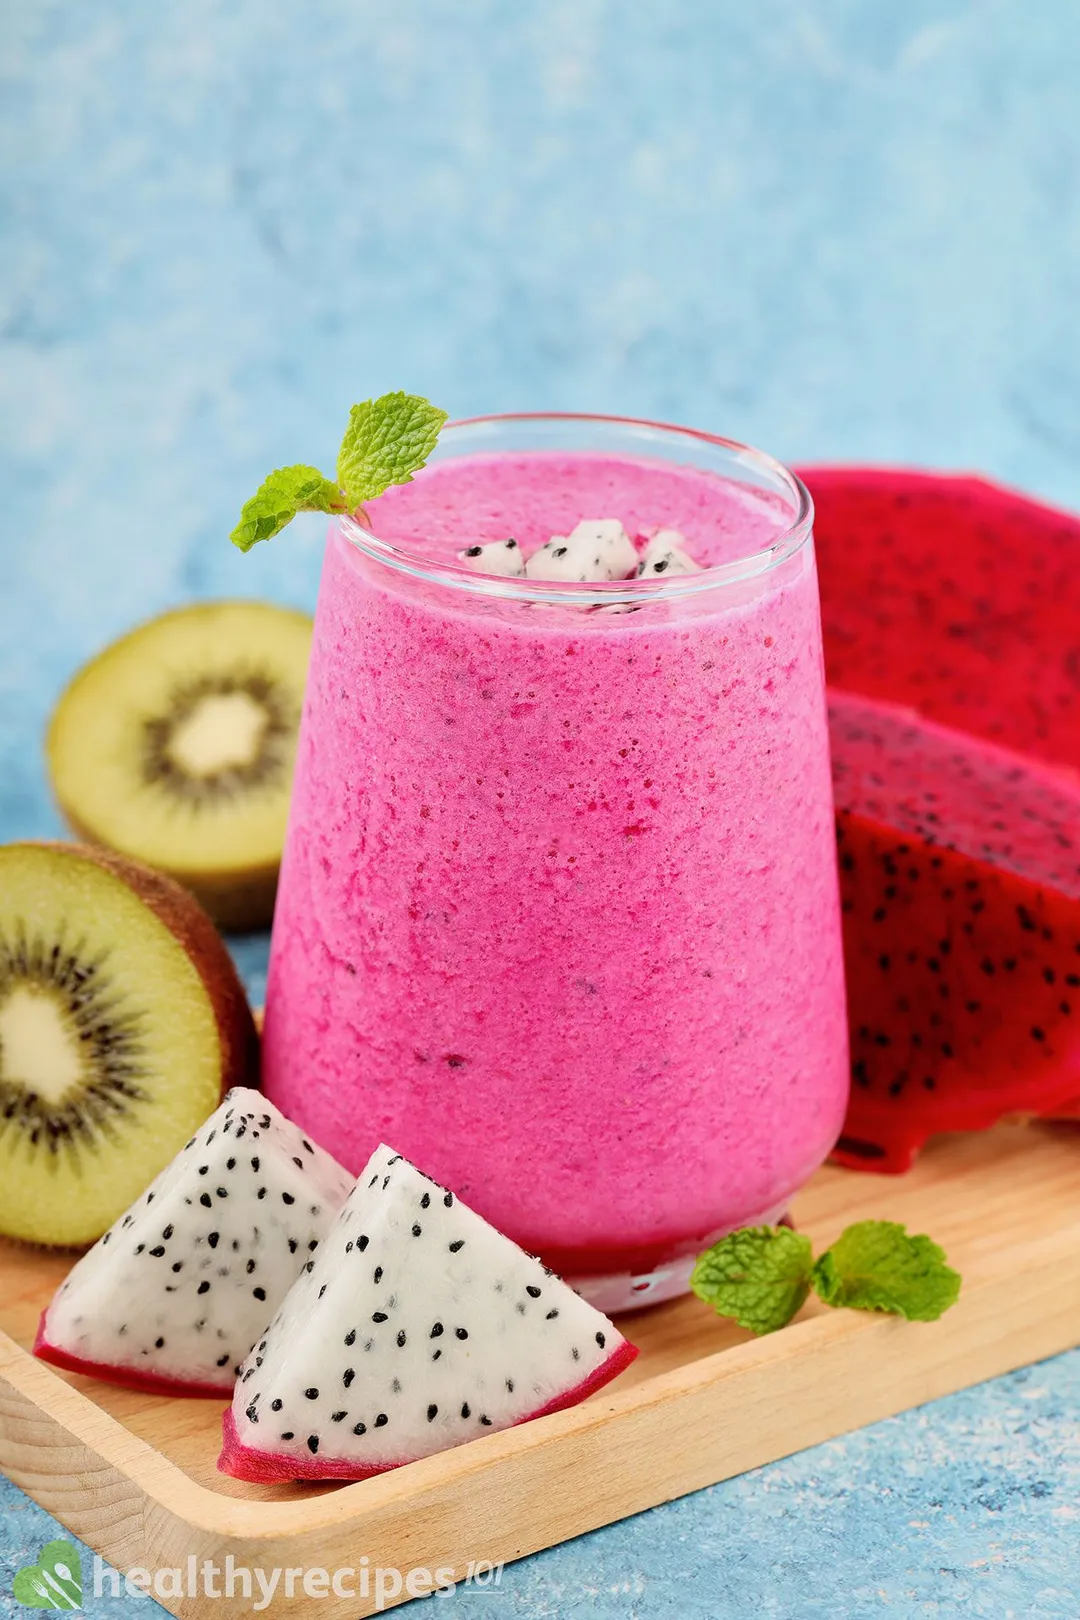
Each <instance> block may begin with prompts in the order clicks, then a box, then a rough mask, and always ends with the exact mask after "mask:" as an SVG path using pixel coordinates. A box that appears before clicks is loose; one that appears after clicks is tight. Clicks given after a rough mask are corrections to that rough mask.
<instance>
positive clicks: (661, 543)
mask: <svg viewBox="0 0 1080 1620" xmlns="http://www.w3.org/2000/svg"><path fill="white" fill-rule="evenodd" d="M700 566H701V565H700V564H699V563H696V562H695V561H694V559H693V557H691V555H690V553H689V552H688V551H687V549H686V540H685V538H684V537H683V535H682V534H680V532H679V530H678V529H657V531H656V533H655V534H654V535H653V537H652V539H651V540H650V541H649V542H648V544H647V545H646V547H645V554H644V556H643V557H642V558H641V561H640V562H639V563H638V570H637V571H638V578H639V579H654V578H656V577H658V576H659V575H661V574H696V573H699V572H700Z"/></svg>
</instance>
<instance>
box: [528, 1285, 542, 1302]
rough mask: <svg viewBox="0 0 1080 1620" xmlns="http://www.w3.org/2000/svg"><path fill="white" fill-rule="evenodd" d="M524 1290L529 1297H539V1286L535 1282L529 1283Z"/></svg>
mask: <svg viewBox="0 0 1080 1620" xmlns="http://www.w3.org/2000/svg"><path fill="white" fill-rule="evenodd" d="M525 1292H526V1293H527V1294H528V1296H529V1298H530V1299H539V1298H540V1290H539V1288H537V1286H536V1284H535V1283H529V1285H528V1286H527V1288H526V1289H525Z"/></svg>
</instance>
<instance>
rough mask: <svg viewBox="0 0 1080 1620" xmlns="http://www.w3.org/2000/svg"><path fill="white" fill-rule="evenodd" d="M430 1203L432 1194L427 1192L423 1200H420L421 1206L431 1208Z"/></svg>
mask: <svg viewBox="0 0 1080 1620" xmlns="http://www.w3.org/2000/svg"><path fill="white" fill-rule="evenodd" d="M430 1204H431V1194H430V1193H425V1194H424V1196H423V1198H421V1200H420V1208H421V1209H427V1208H429V1206H430Z"/></svg>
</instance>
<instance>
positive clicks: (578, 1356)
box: [570, 1344, 581, 1361]
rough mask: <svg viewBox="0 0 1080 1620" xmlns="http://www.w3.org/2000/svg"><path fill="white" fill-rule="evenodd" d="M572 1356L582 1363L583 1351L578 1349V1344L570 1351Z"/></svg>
mask: <svg viewBox="0 0 1080 1620" xmlns="http://www.w3.org/2000/svg"><path fill="white" fill-rule="evenodd" d="M570 1354H571V1355H572V1356H573V1358H574V1360H575V1361H580V1360H581V1351H580V1350H579V1349H578V1347H577V1345H576V1344H575V1345H574V1347H573V1349H572V1350H571V1351H570Z"/></svg>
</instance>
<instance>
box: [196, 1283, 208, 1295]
mask: <svg viewBox="0 0 1080 1620" xmlns="http://www.w3.org/2000/svg"><path fill="white" fill-rule="evenodd" d="M209 1292H210V1284H209V1283H208V1282H201V1283H200V1284H199V1293H200V1294H208V1293H209Z"/></svg>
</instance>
